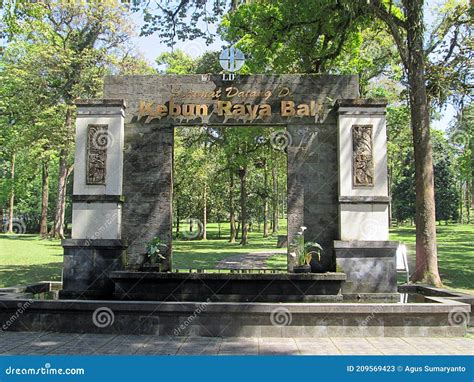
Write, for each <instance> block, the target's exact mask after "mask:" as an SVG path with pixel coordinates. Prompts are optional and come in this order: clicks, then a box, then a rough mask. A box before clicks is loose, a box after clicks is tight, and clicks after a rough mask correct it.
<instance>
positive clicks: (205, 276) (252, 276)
mask: <svg viewBox="0 0 474 382" xmlns="http://www.w3.org/2000/svg"><path fill="white" fill-rule="evenodd" d="M111 277H113V278H114V279H136V280H144V279H154V280H224V281H231V280H254V281H258V280H272V281H278V280H293V281H298V280H305V281H324V280H335V281H344V280H346V275H345V273H341V272H327V273H198V272H192V273H187V272H181V273H177V272H128V271H120V272H113V273H112V274H111Z"/></svg>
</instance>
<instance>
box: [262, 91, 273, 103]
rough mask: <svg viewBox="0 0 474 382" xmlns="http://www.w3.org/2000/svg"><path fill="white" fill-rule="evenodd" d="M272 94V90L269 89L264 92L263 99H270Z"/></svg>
mask: <svg viewBox="0 0 474 382" xmlns="http://www.w3.org/2000/svg"><path fill="white" fill-rule="evenodd" d="M271 96H272V91H271V90H267V91H266V92H265V93H263V99H264V100H265V101H266V100H267V99H269V98H270V97H271Z"/></svg>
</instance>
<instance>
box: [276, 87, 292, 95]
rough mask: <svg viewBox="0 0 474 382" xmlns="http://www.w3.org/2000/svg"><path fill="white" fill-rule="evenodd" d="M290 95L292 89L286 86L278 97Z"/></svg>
mask: <svg viewBox="0 0 474 382" xmlns="http://www.w3.org/2000/svg"><path fill="white" fill-rule="evenodd" d="M289 95H290V88H287V87H286V86H285V87H284V88H282V89H281V90H280V93H278V97H286V96H289Z"/></svg>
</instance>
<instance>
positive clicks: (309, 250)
mask: <svg viewBox="0 0 474 382" xmlns="http://www.w3.org/2000/svg"><path fill="white" fill-rule="evenodd" d="M304 252H305V255H306V256H310V257H309V262H308V263H307V264H310V263H311V260H314V259H316V261H313V263H312V264H311V268H312V270H313V271H314V272H316V273H321V272H323V266H322V264H321V253H322V252H323V247H321V245H320V244H319V243H316V242H315V241H308V242H306V243H305V244H304Z"/></svg>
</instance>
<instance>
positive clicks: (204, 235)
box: [202, 182, 207, 240]
mask: <svg viewBox="0 0 474 382" xmlns="http://www.w3.org/2000/svg"><path fill="white" fill-rule="evenodd" d="M203 194H204V195H203V204H204V208H203V209H202V240H207V229H206V227H207V184H206V182H204V192H203Z"/></svg>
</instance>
